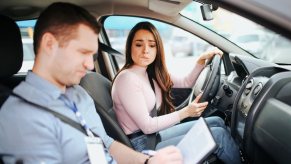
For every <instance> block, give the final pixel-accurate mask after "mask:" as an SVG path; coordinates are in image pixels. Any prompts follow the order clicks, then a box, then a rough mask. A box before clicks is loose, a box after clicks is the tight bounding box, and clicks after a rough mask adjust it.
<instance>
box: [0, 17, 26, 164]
mask: <svg viewBox="0 0 291 164" xmlns="http://www.w3.org/2000/svg"><path fill="white" fill-rule="evenodd" d="M0 25H1V26H0V36H1V37H0V109H1V106H2V104H3V103H4V102H5V101H6V99H7V98H8V97H9V95H10V93H11V91H12V89H13V88H14V87H15V86H16V85H17V84H18V83H19V82H20V81H21V80H23V78H20V77H16V76H13V75H14V74H16V73H17V72H18V71H19V70H20V68H21V65H22V61H23V48H22V41H21V34H20V30H19V27H18V26H17V24H16V23H15V22H14V20H12V19H10V18H9V17H6V16H3V15H0ZM23 77H24V76H23ZM0 114H1V112H0ZM0 146H1V145H0ZM4 157H5V158H7V157H8V158H10V157H13V155H11V154H0V164H1V163H4V162H3V161H2V158H4ZM16 162H19V163H21V160H18V161H16Z"/></svg>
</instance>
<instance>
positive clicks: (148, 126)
mask: <svg viewBox="0 0 291 164" xmlns="http://www.w3.org/2000/svg"><path fill="white" fill-rule="evenodd" d="M202 69H203V66H202V65H199V64H197V65H196V66H195V67H194V68H193V70H192V71H191V72H190V74H189V75H187V76H186V77H184V78H178V77H174V76H172V75H171V79H172V81H173V83H174V87H175V88H189V87H192V86H193V85H194V83H195V81H196V79H197V77H198V75H199V74H200V72H201V70H202ZM154 86H155V93H156V94H155V93H154V91H153V90H152V88H151V85H150V82H149V80H148V76H147V72H146V68H145V67H140V66H136V65H134V66H132V67H131V68H129V69H127V70H124V71H122V72H121V73H120V74H119V75H118V76H117V77H116V79H115V81H114V84H113V86H112V99H113V108H114V110H115V112H116V116H117V119H118V122H119V124H120V126H121V128H122V129H123V131H124V132H125V134H131V133H133V132H136V131H138V130H141V131H142V132H143V133H145V134H151V133H155V132H158V131H160V130H163V129H166V128H168V127H171V126H173V125H175V124H177V123H179V122H180V118H179V115H178V113H177V112H173V113H170V114H167V115H163V116H158V117H151V116H150V114H149V113H150V111H151V110H152V109H153V108H154V106H155V104H157V107H159V106H160V105H161V90H160V88H159V86H158V84H157V83H156V82H155V81H154Z"/></svg>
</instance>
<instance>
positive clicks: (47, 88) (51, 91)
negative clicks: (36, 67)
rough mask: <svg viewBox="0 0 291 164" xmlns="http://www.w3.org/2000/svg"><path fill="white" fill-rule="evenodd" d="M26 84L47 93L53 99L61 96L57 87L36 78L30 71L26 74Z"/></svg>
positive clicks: (38, 77)
mask: <svg viewBox="0 0 291 164" xmlns="http://www.w3.org/2000/svg"><path fill="white" fill-rule="evenodd" d="M26 82H27V83H28V84H30V85H33V86H34V87H35V88H36V89H38V90H41V91H43V92H45V93H47V94H48V95H49V96H51V97H52V98H53V99H58V98H59V97H60V95H61V94H62V91H61V90H60V89H59V88H58V87H57V86H55V85H54V84H52V83H50V82H49V81H47V80H46V79H44V78H42V77H40V76H38V75H37V74H35V73H33V72H32V71H29V72H28V73H27V76H26Z"/></svg>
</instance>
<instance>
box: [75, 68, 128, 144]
mask: <svg viewBox="0 0 291 164" xmlns="http://www.w3.org/2000/svg"><path fill="white" fill-rule="evenodd" d="M80 85H81V86H82V87H83V88H84V89H85V90H86V91H87V92H88V94H89V95H90V96H91V97H92V98H93V100H94V103H95V107H96V110H97V113H98V114H99V115H100V117H101V120H102V123H103V125H104V127H105V130H106V132H107V134H108V135H109V136H110V137H112V138H113V139H115V140H117V141H119V142H121V143H123V144H125V145H127V146H129V147H132V145H131V143H130V141H129V139H128V137H127V136H126V134H125V133H124V132H123V130H122V129H121V127H120V126H119V124H118V122H117V119H116V115H115V112H114V110H113V103H112V98H111V93H110V92H111V82H110V81H109V80H108V79H107V78H105V77H104V76H102V75H101V74H99V73H95V72H90V73H87V74H86V76H85V77H83V78H82V80H81V82H80Z"/></svg>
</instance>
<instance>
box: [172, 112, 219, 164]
mask: <svg viewBox="0 0 291 164" xmlns="http://www.w3.org/2000/svg"><path fill="white" fill-rule="evenodd" d="M177 147H178V148H179V149H180V151H181V153H182V155H183V161H184V164H193V163H202V162H203V160H205V159H206V158H207V157H208V156H209V155H210V154H211V153H212V152H213V151H214V150H215V149H216V147H217V144H216V142H215V140H214V138H213V136H212V134H211V132H210V130H209V128H208V126H207V124H206V122H205V119H204V118H203V117H200V118H199V119H198V120H197V121H196V123H195V124H194V125H193V127H192V128H191V129H190V130H189V131H188V133H186V135H185V136H184V137H183V139H182V140H181V141H180V142H179V143H178V145H177Z"/></svg>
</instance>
